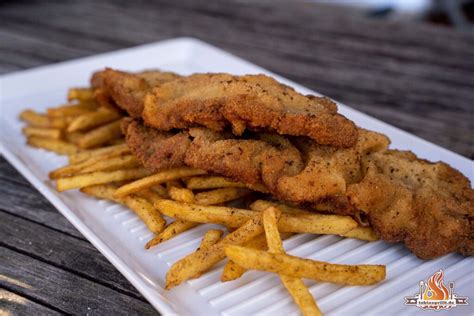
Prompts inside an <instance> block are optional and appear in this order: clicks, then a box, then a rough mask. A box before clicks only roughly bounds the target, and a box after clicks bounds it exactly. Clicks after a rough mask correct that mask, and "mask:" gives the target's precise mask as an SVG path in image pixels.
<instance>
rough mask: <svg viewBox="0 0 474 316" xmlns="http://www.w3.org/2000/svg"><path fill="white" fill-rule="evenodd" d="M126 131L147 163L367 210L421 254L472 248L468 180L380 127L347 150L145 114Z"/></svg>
mask: <svg viewBox="0 0 474 316" xmlns="http://www.w3.org/2000/svg"><path fill="white" fill-rule="evenodd" d="M126 134H127V143H128V144H129V146H130V148H131V150H132V152H134V153H135V155H136V156H137V157H138V158H139V160H140V161H141V162H142V163H143V165H144V166H146V167H150V168H154V169H156V170H159V169H162V168H167V167H169V166H180V165H188V166H191V167H195V168H199V169H203V170H206V171H208V172H210V173H215V174H218V175H222V176H225V177H228V178H230V179H232V180H234V181H240V182H243V183H245V184H247V185H248V186H249V187H250V188H254V189H261V188H264V191H268V192H269V193H271V194H272V195H273V196H274V197H275V198H277V199H280V200H283V201H287V202H291V203H294V204H298V205H303V206H306V207H308V208H310V209H311V208H312V209H321V205H322V204H324V205H325V206H326V209H325V210H326V211H330V212H333V213H337V214H344V215H348V214H349V215H356V214H357V213H358V212H362V213H364V214H366V215H367V217H368V219H369V222H370V224H371V225H372V227H373V228H374V230H375V232H376V233H377V234H378V235H379V236H380V237H381V238H382V239H384V240H386V241H389V242H398V241H403V242H405V243H406V245H407V247H408V248H409V249H410V250H411V251H413V252H414V253H415V254H416V255H417V256H419V257H420V258H424V259H429V258H434V257H437V256H441V255H444V254H446V253H449V252H452V251H460V252H462V253H464V254H466V255H473V254H474V247H473V240H474V239H473V225H472V220H473V218H474V191H473V190H472V189H471V187H470V183H469V180H468V179H467V178H466V177H464V176H463V175H462V174H460V173H459V172H458V171H457V170H455V169H453V168H451V167H449V166H448V165H446V164H444V163H430V162H427V161H424V160H421V159H419V158H417V157H416V156H415V155H414V154H412V153H409V152H402V151H394V150H388V144H389V139H388V138H387V137H386V136H384V135H382V134H379V133H375V132H371V131H367V130H363V129H359V139H358V142H357V144H356V145H355V146H354V147H353V148H346V149H344V148H334V147H330V146H322V145H318V144H316V143H315V142H313V141H311V140H310V139H309V138H305V137H290V138H288V137H283V136H281V135H275V134H260V133H248V134H247V135H245V137H236V136H235V135H232V134H231V133H218V132H216V131H213V130H210V129H207V128H191V129H189V130H186V129H185V130H181V131H179V132H161V131H157V130H155V129H153V128H150V127H145V126H143V125H142V124H141V123H140V122H139V121H133V122H132V123H129V124H128V126H127V129H126Z"/></svg>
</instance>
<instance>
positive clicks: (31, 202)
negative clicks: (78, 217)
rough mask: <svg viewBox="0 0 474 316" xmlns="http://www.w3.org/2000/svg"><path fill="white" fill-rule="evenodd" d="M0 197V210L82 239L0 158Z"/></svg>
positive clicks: (66, 221) (64, 219) (81, 237)
mask: <svg viewBox="0 0 474 316" xmlns="http://www.w3.org/2000/svg"><path fill="white" fill-rule="evenodd" d="M0 197H1V198H0V209H2V210H4V211H6V212H9V213H12V214H15V215H16V216H20V217H23V218H26V219H28V220H30V221H33V222H36V223H40V224H43V225H45V226H48V227H51V228H54V229H56V230H58V231H60V232H64V233H67V234H69V235H72V236H75V237H77V238H80V239H84V237H83V236H82V234H81V233H79V231H77V230H76V229H75V228H74V226H72V225H71V224H70V223H69V222H68V220H67V219H66V218H65V217H64V216H62V215H61V214H60V213H59V212H58V211H57V210H56V209H55V208H54V206H53V205H51V203H49V202H48V200H46V199H45V198H44V197H43V196H42V195H41V194H40V193H39V192H38V191H37V190H36V189H35V188H33V187H32V186H31V184H29V183H28V181H27V180H26V179H24V178H23V176H21V175H20V174H19V173H18V171H16V170H15V169H14V168H13V167H12V166H11V165H10V164H9V163H8V162H7V161H6V160H5V159H4V158H3V157H0Z"/></svg>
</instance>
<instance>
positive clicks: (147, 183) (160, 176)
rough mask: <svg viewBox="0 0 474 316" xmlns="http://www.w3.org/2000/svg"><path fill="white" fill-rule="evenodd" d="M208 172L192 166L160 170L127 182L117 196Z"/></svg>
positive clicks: (116, 193)
mask: <svg viewBox="0 0 474 316" xmlns="http://www.w3.org/2000/svg"><path fill="white" fill-rule="evenodd" d="M205 173H206V172H205V171H203V170H199V169H194V168H190V167H180V168H173V169H168V170H164V171H161V172H158V173H156V174H154V175H151V176H149V177H146V178H143V179H140V180H137V181H134V182H132V183H129V184H126V185H124V186H122V187H120V188H118V189H117V192H115V196H117V197H122V196H126V195H128V194H131V193H134V192H137V191H140V190H143V189H147V188H149V187H151V186H154V185H157V184H161V183H165V182H166V181H170V180H175V179H179V178H183V177H190V176H195V175H198V174H205Z"/></svg>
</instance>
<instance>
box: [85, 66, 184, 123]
mask: <svg viewBox="0 0 474 316" xmlns="http://www.w3.org/2000/svg"><path fill="white" fill-rule="evenodd" d="M179 77H180V76H179V75H177V74H175V73H172V72H163V71H157V70H148V71H143V72H139V73H129V72H124V71H118V70H113V69H110V68H106V69H105V70H103V71H99V72H96V73H94V75H93V76H92V79H91V84H92V86H93V87H94V88H95V89H96V93H95V97H96V100H97V101H98V102H99V104H104V103H109V102H110V101H113V102H114V104H116V105H117V106H119V107H120V108H121V109H123V110H125V111H127V113H128V114H129V115H130V116H131V117H141V115H142V111H143V100H144V98H145V95H146V94H147V93H148V92H150V91H151V89H152V88H154V87H157V86H160V85H162V84H163V83H165V82H168V81H172V80H175V79H177V78H179Z"/></svg>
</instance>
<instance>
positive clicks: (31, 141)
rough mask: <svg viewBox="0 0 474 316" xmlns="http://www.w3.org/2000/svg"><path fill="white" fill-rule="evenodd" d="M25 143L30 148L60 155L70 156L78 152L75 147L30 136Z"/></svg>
mask: <svg viewBox="0 0 474 316" xmlns="http://www.w3.org/2000/svg"><path fill="white" fill-rule="evenodd" d="M27 143H28V145H30V146H33V147H37V148H43V149H46V150H49V151H52V152H55V153H57V154H60V155H72V154H76V153H78V152H79V151H80V149H79V148H77V146H76V145H73V144H70V143H66V142H65V141H62V140H59V139H54V138H47V137H40V136H30V137H28V139H27Z"/></svg>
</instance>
